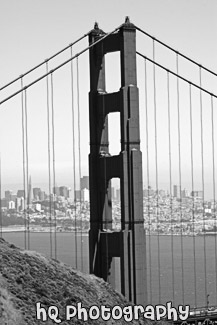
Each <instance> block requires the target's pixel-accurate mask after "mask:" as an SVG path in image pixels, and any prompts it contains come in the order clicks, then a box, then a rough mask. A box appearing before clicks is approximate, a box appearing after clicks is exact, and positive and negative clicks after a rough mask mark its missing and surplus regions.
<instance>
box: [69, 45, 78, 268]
mask: <svg viewBox="0 0 217 325" xmlns="http://www.w3.org/2000/svg"><path fill="white" fill-rule="evenodd" d="M70 51H71V58H72V56H73V54H72V47H70ZM70 68H71V69H70V72H71V99H72V146H73V150H72V159H73V180H74V184H73V188H74V212H75V216H74V218H75V268H76V269H77V267H78V243H77V207H76V204H77V200H76V199H77V198H76V175H75V168H76V166H75V112H74V77H73V61H72V60H71V66H70Z"/></svg>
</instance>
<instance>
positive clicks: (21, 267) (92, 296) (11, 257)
mask: <svg viewBox="0 0 217 325" xmlns="http://www.w3.org/2000/svg"><path fill="white" fill-rule="evenodd" d="M37 302H40V303H41V304H40V306H39V307H44V308H45V309H46V310H48V307H50V306H51V305H53V306H56V307H57V308H58V310H57V312H59V315H58V317H57V318H56V319H57V320H58V319H59V318H60V319H62V322H61V324H63V325H65V324H104V323H106V324H109V325H110V324H148V323H151V322H149V321H145V320H144V319H142V320H139V321H135V320H134V321H131V322H126V321H125V320H124V319H123V318H121V319H120V320H113V319H110V320H108V321H104V320H102V319H97V320H91V319H89V320H87V321H86V322H84V320H78V319H77V318H75V317H73V318H71V319H70V320H65V315H66V309H65V307H66V306H67V305H70V306H72V305H74V306H77V303H79V302H80V303H82V307H85V308H90V307H91V306H92V305H97V306H99V307H100V306H101V305H105V306H106V307H113V306H115V305H119V306H121V307H124V306H129V303H128V302H127V301H126V300H125V298H124V297H123V296H122V295H120V294H119V293H117V292H116V291H114V290H113V289H112V288H111V286H110V285H109V284H108V283H105V282H104V281H103V280H101V279H99V278H97V277H95V276H93V275H88V274H83V273H81V272H79V271H76V270H74V269H73V268H72V267H69V266H67V265H65V264H63V263H60V262H59V261H56V260H52V259H48V258H46V257H44V256H43V255H41V254H39V253H36V252H32V251H26V250H21V249H19V248H17V247H15V246H14V245H13V244H9V243H7V242H6V241H4V240H3V239H1V238H0V324H1V325H26V324H28V325H33V324H37V325H39V324H56V323H57V322H55V321H51V320H46V321H45V322H43V321H42V320H36V303H37ZM52 311H53V312H55V310H52ZM72 311H73V310H72V309H70V312H71V313H72ZM93 312H94V311H93ZM42 314H43V312H42V313H41V318H42Z"/></svg>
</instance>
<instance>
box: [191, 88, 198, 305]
mask: <svg viewBox="0 0 217 325" xmlns="http://www.w3.org/2000/svg"><path fill="white" fill-rule="evenodd" d="M189 102H190V143H191V190H192V219H193V220H192V221H193V222H192V232H193V261H194V302H195V307H197V269H196V243H195V205H194V195H193V193H194V154H193V118H192V85H191V84H190V83H189Z"/></svg>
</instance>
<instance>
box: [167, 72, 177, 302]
mask: <svg viewBox="0 0 217 325" xmlns="http://www.w3.org/2000/svg"><path fill="white" fill-rule="evenodd" d="M167 103H168V140H169V177H170V227H171V257H172V261H171V262H172V294H173V300H172V301H173V303H174V304H175V274H174V238H173V195H172V158H171V116H170V74H169V72H167Z"/></svg>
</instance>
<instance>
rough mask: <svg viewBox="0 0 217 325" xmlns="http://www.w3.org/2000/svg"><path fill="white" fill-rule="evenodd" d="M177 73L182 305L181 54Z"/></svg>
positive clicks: (183, 296)
mask: <svg viewBox="0 0 217 325" xmlns="http://www.w3.org/2000/svg"><path fill="white" fill-rule="evenodd" d="M176 73H177V113H178V151H179V191H180V204H179V213H180V225H181V270H182V303H183V305H184V303H185V288H184V256H183V222H182V172H181V130H180V96H179V77H178V75H179V54H178V53H177V54H176Z"/></svg>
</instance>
